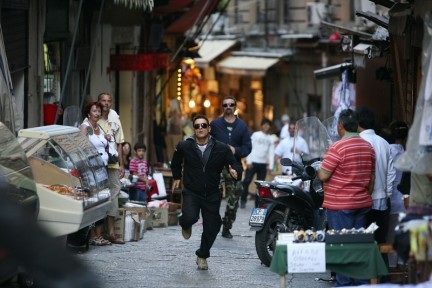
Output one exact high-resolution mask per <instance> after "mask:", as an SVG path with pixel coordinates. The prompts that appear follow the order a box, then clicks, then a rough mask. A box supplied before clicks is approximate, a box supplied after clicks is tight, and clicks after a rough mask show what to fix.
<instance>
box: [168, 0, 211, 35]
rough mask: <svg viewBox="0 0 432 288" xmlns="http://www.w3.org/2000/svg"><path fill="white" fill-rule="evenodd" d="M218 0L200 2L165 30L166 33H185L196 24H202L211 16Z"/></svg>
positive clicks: (202, 0)
mask: <svg viewBox="0 0 432 288" xmlns="http://www.w3.org/2000/svg"><path fill="white" fill-rule="evenodd" d="M218 2H219V1H218V0H208V1H207V0H200V1H199V2H198V3H197V4H195V5H194V6H193V7H192V8H191V9H190V10H189V11H187V12H186V13H184V14H183V15H181V16H180V17H179V18H178V19H177V20H175V21H174V22H173V23H171V25H170V26H168V28H167V29H166V30H165V32H166V33H168V34H170V33H185V32H186V31H187V30H189V29H190V28H192V26H194V24H200V23H201V22H202V21H203V20H204V18H205V17H206V16H207V15H208V14H210V13H211V12H212V11H213V9H214V7H215V6H216V4H217V3H218Z"/></svg>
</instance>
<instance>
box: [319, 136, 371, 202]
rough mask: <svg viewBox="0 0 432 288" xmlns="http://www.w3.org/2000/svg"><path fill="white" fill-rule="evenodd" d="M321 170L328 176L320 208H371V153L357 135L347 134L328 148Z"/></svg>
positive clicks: (365, 142) (369, 147) (368, 146)
mask: <svg viewBox="0 0 432 288" xmlns="http://www.w3.org/2000/svg"><path fill="white" fill-rule="evenodd" d="M321 168H322V169H324V170H326V171H328V172H330V173H331V176H330V178H329V180H328V181H326V182H324V203H323V207H325V208H327V209H330V210H349V209H361V208H366V207H371V206H372V197H371V196H370V194H369V190H368V186H369V182H370V179H371V175H372V173H375V151H374V149H373V148H372V146H371V145H370V144H369V143H368V142H367V141H366V140H363V139H362V138H360V136H358V134H350V135H349V136H347V137H344V138H342V139H341V140H339V141H337V142H335V143H334V144H333V145H332V146H330V148H329V150H328V151H327V154H326V155H325V156H324V160H323V162H322V165H321Z"/></svg>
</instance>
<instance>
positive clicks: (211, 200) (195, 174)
mask: <svg viewBox="0 0 432 288" xmlns="http://www.w3.org/2000/svg"><path fill="white" fill-rule="evenodd" d="M193 128H194V135H192V136H191V137H189V138H187V139H186V140H184V141H181V142H179V143H178V144H177V147H176V150H175V151H174V155H173V158H172V161H171V170H172V173H173V179H174V182H173V187H172V188H173V189H176V188H178V187H179V186H180V179H182V178H183V187H184V188H183V191H182V193H183V205H182V213H181V215H180V217H179V224H180V226H181V227H182V235H183V238H185V239H189V238H190V237H191V235H192V225H193V224H195V223H196V222H197V221H198V219H199V213H200V211H201V215H202V217H203V233H202V234H201V245H200V248H199V249H198V250H197V251H196V252H195V254H196V255H197V260H196V263H197V265H198V269H199V270H207V269H208V265H207V258H208V257H210V248H211V247H212V246H213V243H214V241H215V240H216V237H217V234H218V233H219V230H220V227H221V225H222V220H221V216H220V214H219V210H220V204H221V199H222V197H221V194H220V191H219V182H220V175H221V172H222V169H224V168H225V169H226V170H227V171H228V173H229V174H230V177H232V178H233V179H235V180H239V179H241V176H242V172H243V169H242V166H241V164H240V163H238V162H237V161H236V159H235V158H234V155H233V154H232V153H231V151H230V148H228V146H227V145H226V144H224V143H222V142H219V141H217V140H216V139H214V138H213V137H210V135H209V132H210V126H209V121H208V119H207V117H205V116H204V115H197V116H195V118H194V119H193Z"/></svg>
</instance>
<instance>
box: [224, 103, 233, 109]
mask: <svg viewBox="0 0 432 288" xmlns="http://www.w3.org/2000/svg"><path fill="white" fill-rule="evenodd" d="M235 106H236V104H235V103H224V104H222V107H224V108H226V107H235Z"/></svg>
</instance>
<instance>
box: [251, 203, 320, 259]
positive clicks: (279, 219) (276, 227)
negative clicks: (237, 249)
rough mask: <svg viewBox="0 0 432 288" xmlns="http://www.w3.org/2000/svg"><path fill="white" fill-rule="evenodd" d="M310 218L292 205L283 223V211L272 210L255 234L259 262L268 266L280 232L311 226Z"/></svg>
mask: <svg viewBox="0 0 432 288" xmlns="http://www.w3.org/2000/svg"><path fill="white" fill-rule="evenodd" d="M311 221H312V220H311V219H306V218H305V216H304V215H303V213H301V212H300V210H298V209H296V208H294V207H292V208H290V213H289V216H288V221H287V223H284V213H283V212H282V211H278V210H273V212H272V213H270V215H269V218H268V220H267V223H266V224H265V225H264V227H263V229H262V230H260V231H257V232H256V234H255V249H256V251H257V254H258V258H259V259H260V260H261V263H262V264H264V265H265V266H267V267H269V266H270V264H271V260H272V258H273V254H274V251H275V249H276V240H277V238H278V234H279V233H280V232H293V231H294V230H298V229H305V228H308V227H311V226H312V222H311Z"/></svg>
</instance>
